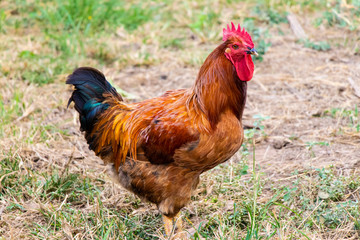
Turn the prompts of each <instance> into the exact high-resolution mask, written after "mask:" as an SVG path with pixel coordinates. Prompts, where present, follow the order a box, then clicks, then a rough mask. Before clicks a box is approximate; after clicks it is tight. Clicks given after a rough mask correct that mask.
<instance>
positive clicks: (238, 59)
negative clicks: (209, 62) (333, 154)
mask: <svg viewBox="0 0 360 240" xmlns="http://www.w3.org/2000/svg"><path fill="white" fill-rule="evenodd" d="M223 41H225V42H226V48H225V52H224V54H225V56H226V58H227V59H229V60H230V61H231V63H232V64H233V65H234V67H235V69H236V72H237V75H238V77H239V79H240V80H241V81H249V80H251V78H252V76H253V73H254V63H253V61H252V58H251V56H250V55H252V54H254V55H258V53H257V52H256V50H255V48H254V43H253V42H252V39H251V36H250V35H249V34H248V33H247V32H246V31H245V29H244V28H243V29H241V27H240V24H239V25H238V28H237V29H236V27H235V25H234V23H231V28H230V27H229V25H227V28H224V30H223Z"/></svg>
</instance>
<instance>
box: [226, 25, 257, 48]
mask: <svg viewBox="0 0 360 240" xmlns="http://www.w3.org/2000/svg"><path fill="white" fill-rule="evenodd" d="M230 36H237V37H240V38H241V39H242V40H244V41H246V42H247V43H248V44H250V45H252V46H253V45H254V44H253V42H252V39H251V36H250V35H249V34H248V33H247V32H246V31H245V28H243V29H242V30H241V27H240V24H239V25H238V28H237V29H236V27H235V24H234V23H233V22H231V29H230V27H229V24H228V25H227V28H224V29H223V41H226V40H227V39H228V38H229V37H230Z"/></svg>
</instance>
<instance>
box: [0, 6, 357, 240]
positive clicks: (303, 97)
mask: <svg viewBox="0 0 360 240" xmlns="http://www.w3.org/2000/svg"><path fill="white" fill-rule="evenodd" d="M55 2H56V1H55ZM89 2H91V1H89ZM334 2H335V1H334ZM336 2H337V1H336ZM339 2H341V3H343V2H344V1H339ZM354 2H355V1H354ZM321 3H322V2H321V1H320V3H319V5H314V6H313V5H311V4H309V5H306V4H304V3H302V4H300V3H298V2H294V3H292V4H288V5H284V4H282V3H281V2H280V1H260V0H259V1H257V2H249V1H245V2H241V3H236V2H235V1H234V2H233V1H217V2H216V3H214V4H215V5H214V6H215V7H211V8H210V5H209V4H208V3H207V2H206V1H197V2H192V1H174V2H171V3H170V2H166V3H150V2H145V3H144V6H145V7H149V8H151V7H155V10H154V13H153V16H155V17H153V18H154V19H157V18H158V19H160V21H156V20H151V19H152V18H151V19H150V20H147V21H145V22H144V23H141V24H139V26H138V27H137V28H136V29H135V30H128V29H126V27H124V25H121V24H120V25H116V24H115V23H113V25H114V27H113V28H111V27H109V28H108V29H98V31H95V32H94V33H91V34H89V35H86V36H80V39H82V40H83V44H84V49H85V52H82V50H79V49H78V48H75V49H76V50H75V51H74V54H73V55H71V54H70V55H66V54H64V52H65V51H66V49H67V48H68V47H74V46H76V39H77V38H74V39H75V40H74V41H75V42H74V43H73V45H72V42H71V40H72V39H73V38H72V37H69V38H68V40H67V41H68V42H66V41H65V43H64V44H65V45H64V44H63V43H62V42H59V41H57V40H54V38H51V37H49V36H48V35H46V34H45V33H44V30H43V29H44V28H45V27H47V25H46V23H43V22H41V21H40V20H36V19H35V20H34V19H32V18H29V19H28V21H25V20H26V19H25V20H24V18H25V17H24V16H28V15H26V13H27V12H31V11H32V10H33V9H31V8H29V10H26V8H28V7H29V6H30V5H31V6H35V7H34V8H36V7H38V6H41V4H40V3H39V2H38V1H19V3H18V4H17V5H15V3H12V2H10V1H5V2H4V1H3V2H1V3H0V19H1V20H0V21H1V22H0V25H1V24H2V27H0V41H1V43H2V44H1V46H0V146H1V151H0V165H1V168H0V239H64V238H67V239H164V235H163V229H162V224H161V217H160V215H159V213H158V211H157V210H156V208H155V207H154V206H151V205H150V204H147V203H142V202H141V201H140V200H139V199H137V198H136V197H134V196H133V195H132V194H130V193H128V192H126V191H125V190H123V189H121V188H120V187H119V186H118V185H116V184H114V183H113V182H112V180H111V179H110V178H109V177H108V176H107V174H106V166H104V165H103V164H102V162H101V161H100V160H99V159H98V158H97V157H95V156H94V154H93V153H92V152H90V151H89V150H88V148H87V145H86V144H85V141H84V138H83V136H82V134H81V133H80V131H79V123H78V120H77V115H76V114H75V111H74V110H73V109H71V108H70V109H67V108H66V104H67V100H68V97H69V96H70V93H71V89H70V88H69V87H68V86H65V84H64V81H65V78H66V76H67V75H68V74H69V73H71V71H72V69H74V68H75V67H77V66H83V65H90V66H94V67H98V68H99V69H101V70H102V71H103V72H104V73H105V75H106V76H107V77H108V78H109V79H111V80H112V82H113V83H114V85H115V86H117V88H120V87H121V89H122V90H124V91H126V92H127V93H130V94H129V95H128V99H129V101H138V100H142V99H146V98H150V97H154V96H158V95H160V94H161V93H163V92H164V91H166V90H168V89H172V88H186V87H189V86H191V85H192V83H193V81H194V79H195V76H196V74H197V70H198V69H199V67H200V65H201V62H202V61H203V59H204V58H205V57H206V55H207V54H208V53H209V52H210V51H211V50H212V49H213V48H214V47H215V46H216V45H217V44H218V43H219V42H220V34H221V27H222V26H223V25H224V24H225V23H228V22H229V21H230V20H234V21H236V22H244V21H248V18H249V17H251V18H252V20H253V21H254V25H255V26H256V28H254V30H255V31H258V30H259V29H258V28H257V27H260V30H261V29H263V30H266V29H267V30H268V34H266V31H260V32H261V34H259V35H258V37H259V39H258V45H261V44H262V45H264V43H260V42H259V40H261V39H263V40H265V42H266V43H268V42H270V43H271V47H269V48H268V50H267V52H266V54H265V55H263V61H262V62H260V61H257V62H256V72H255V74H254V79H253V80H252V81H251V82H250V83H249V95H248V101H247V105H246V109H245V116H244V123H245V124H246V125H255V126H257V127H258V128H255V129H252V130H251V129H250V130H247V131H246V135H247V137H248V141H247V142H246V144H244V146H243V148H242V151H241V152H239V153H238V154H237V155H236V156H235V157H234V158H233V159H231V160H230V161H229V162H228V163H226V164H223V165H221V166H219V167H217V168H215V169H214V170H212V171H210V172H207V173H205V174H204V175H203V176H202V180H201V183H200V185H199V187H198V189H197V191H196V192H195V193H194V197H193V201H192V202H191V204H189V206H187V207H186V208H185V209H184V211H183V214H184V217H185V219H186V227H187V229H188V231H189V232H190V233H192V238H193V239H203V238H207V239H251V238H253V239H260V238H261V239H358V238H359V237H360V236H359V235H360V233H359V231H360V230H359V229H360V221H359V219H360V206H359V201H360V193H359V192H360V178H359V167H360V134H359V124H360V120H359V114H358V108H359V98H358V97H357V96H356V95H355V94H354V89H353V87H352V86H351V85H350V84H349V81H348V78H351V79H353V80H354V82H355V83H356V84H358V85H359V86H360V80H359V79H360V75H359V73H360V64H359V62H360V61H359V60H360V59H359V48H360V43H359V37H358V36H359V33H360V32H359V30H358V29H356V28H355V29H354V26H355V27H356V26H359V25H358V24H359V19H358V18H356V17H354V15H351V14H352V13H351V11H352V10H353V8H358V7H359V6H356V5H355V4H352V3H348V4H347V5H344V6H342V7H341V9H342V10H343V11H342V12H338V10H336V9H338V8H335V7H334V6H335V5H334V3H333V2H331V3H330V5H329V6H327V7H326V6H325V5H326V4H324V5H322V4H321ZM48 4H50V5H51V4H54V5H56V4H55V3H52V2H50V3H48ZM343 4H344V3H343ZM128 5H129V4H128ZM256 5H259V6H260V9H263V10H264V11H263V12H256V11H255V12H252V11H249V10H248V9H255V7H256ZM126 7H128V6H126ZM352 7H353V8H352ZM331 8H334V9H335V10H336V11H337V12H336V13H337V14H340V15H339V16H340V17H338V19H337V20H336V19H335V20H336V21H338V23H337V22H333V25H332V26H330V25H329V24H328V23H327V22H328V21H330V20H331V18H330V17H328V18H325V17H322V16H323V15H322V13H323V12H331V11H332V10H331ZM2 9H4V10H2ZM24 9H25V10H24ZM211 9H215V10H211ZM329 9H330V10H329ZM344 9H345V10H344ZM346 9H348V10H346ZM265 10H266V11H265ZM269 10H271V11H274V12H273V13H272V14H270V13H269V12H267V11H269ZM290 10H291V11H292V12H294V13H295V14H297V15H298V16H304V18H300V17H299V21H300V23H301V24H302V27H303V28H304V30H305V31H306V33H307V35H308V36H309V39H310V40H311V41H312V42H314V43H316V42H319V41H327V42H328V43H330V45H331V49H329V50H327V51H317V50H315V49H311V48H306V47H305V46H304V44H303V43H302V42H299V41H298V40H297V39H296V38H295V37H294V36H293V33H292V32H291V28H290V27H289V25H288V23H286V22H283V21H282V20H281V17H283V15H282V13H283V12H284V11H290ZM359 12H360V10H359ZM335 15H336V14H335ZM1 16H5V20H3V19H4V18H2V17H1ZM305 17H306V18H305ZM203 18H204V19H205V20H203ZM277 18H279V19H280V20H281V21H280V20H279V21H278V20H276V19H277ZM318 18H320V19H322V22H321V24H320V26H319V27H315V26H314V22H319V21H318V20H316V19H318ZM274 19H275V20H274ZM329 19H330V20H329ZM344 19H345V20H344ZM335 20H334V21H335ZM341 20H343V21H345V23H346V22H347V21H350V22H349V24H348V25H346V26H344V27H341V24H342V22H341ZM109 21H110V20H109ZM115 25H116V26H115ZM110 26H111V25H110ZM249 27H250V28H251V26H249ZM94 29H95V28H94ZM95 30H96V29H95ZM63 33H64V34H65V33H66V34H74V32H70V33H69V32H66V31H64V32H63ZM61 34H62V32H60V33H59V35H61ZM254 34H255V33H254ZM71 36H73V35H71ZM64 38H66V35H64ZM62 47H63V48H62ZM254 116H255V118H254ZM267 117H269V118H267ZM253 139H254V140H255V142H256V144H255V146H253V145H252V140H253ZM253 147H255V151H254V153H255V159H256V167H255V169H253V167H252V159H253ZM254 204H255V205H254ZM254 217H255V219H254Z"/></svg>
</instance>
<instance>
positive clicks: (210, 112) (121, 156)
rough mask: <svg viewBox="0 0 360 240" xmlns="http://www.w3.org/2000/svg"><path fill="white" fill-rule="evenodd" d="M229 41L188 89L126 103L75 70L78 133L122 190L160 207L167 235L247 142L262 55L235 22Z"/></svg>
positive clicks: (100, 81)
mask: <svg viewBox="0 0 360 240" xmlns="http://www.w3.org/2000/svg"><path fill="white" fill-rule="evenodd" d="M223 41H224V42H223V43H222V44H220V45H219V46H218V47H217V48H216V49H215V50H214V51H213V52H212V53H210V55H209V56H208V57H207V58H206V60H205V62H204V64H203V65H202V67H201V68H200V71H199V74H198V76H197V79H196V81H195V84H194V85H193V87H192V88H190V89H178V90H170V91H167V92H166V93H165V94H163V95H162V96H160V97H156V98H152V99H148V100H144V101H142V102H138V103H125V102H124V100H123V98H122V97H121V95H120V94H119V93H118V92H117V91H116V89H115V88H113V87H112V86H111V85H110V83H109V82H108V81H107V80H106V79H105V76H104V75H103V74H102V73H101V72H100V71H98V70H96V69H94V68H90V67H81V68H78V69H76V70H75V71H74V72H73V73H72V74H71V75H70V76H69V77H68V79H67V81H66V83H67V84H72V85H74V86H75V90H74V91H73V93H72V95H71V97H70V99H69V103H68V106H69V105H70V103H71V102H74V103H75V109H76V111H78V113H79V120H80V124H81V127H80V130H81V131H84V132H85V138H86V140H87V143H88V144H89V148H90V149H91V150H93V151H94V152H95V153H96V155H97V156H99V157H100V158H102V159H103V160H104V162H105V163H107V164H109V165H110V166H111V169H112V170H111V171H112V173H114V174H115V176H116V178H117V180H118V181H119V182H120V184H121V185H122V186H123V187H124V188H126V189H128V190H129V191H131V192H133V193H134V194H136V195H137V196H139V197H140V198H141V199H143V200H146V201H149V202H152V203H154V204H156V206H157V207H158V209H159V211H160V212H161V213H162V215H163V220H164V227H165V233H166V235H167V236H171V235H172V233H173V231H174V229H175V227H177V229H178V231H180V232H181V231H182V221H181V217H179V216H180V214H179V213H180V210H181V209H182V208H183V207H184V206H185V205H186V204H187V203H188V202H189V201H190V197H191V193H192V190H194V189H195V188H196V187H197V185H198V183H199V176H200V174H201V173H203V172H205V171H207V170H210V169H212V168H214V167H215V166H217V165H218V164H221V163H223V162H225V161H226V160H228V159H229V158H230V157H231V156H233V155H234V154H235V153H236V152H237V151H238V150H239V148H240V146H241V144H242V142H243V137H244V135H243V128H242V123H241V119H242V115H243V110H244V107H245V100H246V89H247V81H249V80H251V78H252V76H253V72H254V63H253V61H252V57H251V55H252V54H255V55H257V52H256V50H255V49H254V44H253V42H252V39H251V36H250V35H249V34H248V33H247V32H246V31H245V29H241V27H240V25H238V27H237V28H236V27H235V25H234V24H233V23H231V26H229V25H227V28H224V29H223Z"/></svg>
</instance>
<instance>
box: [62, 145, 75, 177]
mask: <svg viewBox="0 0 360 240" xmlns="http://www.w3.org/2000/svg"><path fill="white" fill-rule="evenodd" d="M74 152H75V147H73V151H72V153H71V155H70V157H69V160H68V161H67V162H66V164H65V166H64V169H63V170H62V171H61V173H60V177H62V176H63V174H64V173H65V171H66V170H67V169H68V168H69V165H70V162H71V161H72V160H73V158H74Z"/></svg>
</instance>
